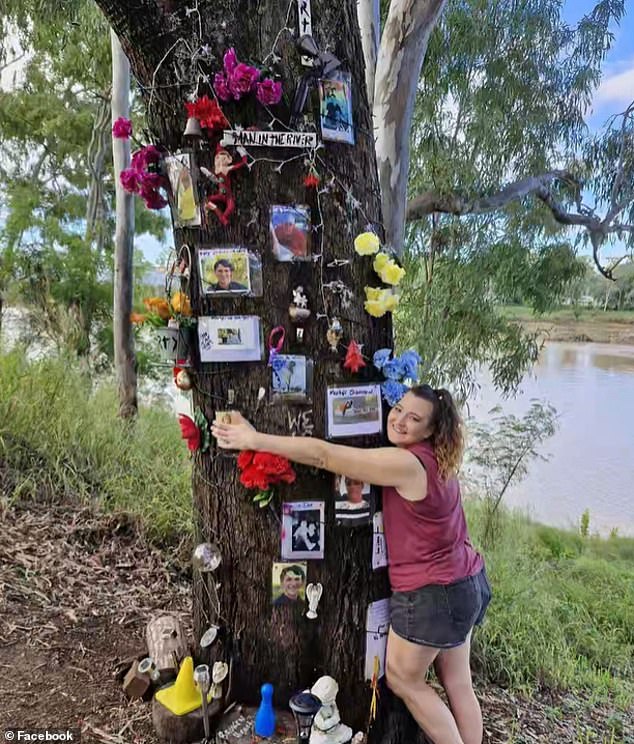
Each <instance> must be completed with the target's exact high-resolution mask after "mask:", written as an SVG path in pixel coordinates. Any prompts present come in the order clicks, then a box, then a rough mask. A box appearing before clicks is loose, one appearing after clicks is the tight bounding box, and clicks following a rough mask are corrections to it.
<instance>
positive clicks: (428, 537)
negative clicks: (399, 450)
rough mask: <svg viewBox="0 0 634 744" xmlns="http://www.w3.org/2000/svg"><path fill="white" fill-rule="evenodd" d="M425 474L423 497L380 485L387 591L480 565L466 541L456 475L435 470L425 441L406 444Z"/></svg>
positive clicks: (460, 574)
mask: <svg viewBox="0 0 634 744" xmlns="http://www.w3.org/2000/svg"><path fill="white" fill-rule="evenodd" d="M408 449H409V451H410V452H412V453H413V454H414V455H416V457H417V458H418V459H419V460H420V461H421V463H422V465H423V467H424V468H425V471H426V473H427V496H426V497H425V498H424V499H423V500H422V501H408V500H407V499H404V498H403V497H402V496H401V495H400V494H399V493H398V491H397V490H396V489H395V488H393V487H392V486H384V488H383V521H384V529H385V540H386V542H387V554H388V566H389V568H388V570H389V574H390V584H391V585H392V590H393V591H397V592H408V591H412V590H413V589H419V588H420V587H423V586H427V585H428V584H452V583H453V582H454V581H459V580H460V579H464V578H466V577H467V576H474V575H475V574H477V573H478V572H479V571H481V570H482V567H483V566H484V561H483V560H482V556H481V555H480V554H479V553H478V552H477V551H476V550H475V548H474V547H473V545H472V544H471V541H470V540H469V533H468V531H467V522H466V520H465V515H464V510H463V508H462V499H461V497H460V485H459V484H458V479H457V478H450V479H449V480H447V481H444V480H442V479H441V478H440V476H439V474H438V462H437V460H436V455H435V453H434V449H433V447H432V446H431V444H429V443H428V442H420V443H418V444H414V445H412V446H411V447H409V448H408Z"/></svg>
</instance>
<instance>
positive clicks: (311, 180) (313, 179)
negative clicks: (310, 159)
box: [304, 173, 319, 189]
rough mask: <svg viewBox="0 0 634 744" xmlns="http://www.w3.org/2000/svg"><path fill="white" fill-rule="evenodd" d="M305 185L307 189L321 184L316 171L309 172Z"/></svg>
mask: <svg viewBox="0 0 634 744" xmlns="http://www.w3.org/2000/svg"><path fill="white" fill-rule="evenodd" d="M304 186H306V188H307V189H315V188H317V186H319V177H318V176H316V175H315V174H314V173H309V174H308V175H307V176H306V178H305V179H304Z"/></svg>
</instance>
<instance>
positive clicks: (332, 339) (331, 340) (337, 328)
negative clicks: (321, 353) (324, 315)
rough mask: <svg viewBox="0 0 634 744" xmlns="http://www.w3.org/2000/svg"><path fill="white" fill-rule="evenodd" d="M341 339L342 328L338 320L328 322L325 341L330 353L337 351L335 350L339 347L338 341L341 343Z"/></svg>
mask: <svg viewBox="0 0 634 744" xmlns="http://www.w3.org/2000/svg"><path fill="white" fill-rule="evenodd" d="M342 337H343V328H342V327H341V323H340V322H339V318H333V319H332V320H331V321H330V325H329V326H328V330H327V331H326V341H328V344H329V346H330V350H331V351H337V348H338V346H339V341H341V339H342Z"/></svg>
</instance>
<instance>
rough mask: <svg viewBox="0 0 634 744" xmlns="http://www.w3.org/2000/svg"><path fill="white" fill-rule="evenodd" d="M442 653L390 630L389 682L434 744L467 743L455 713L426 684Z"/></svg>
mask: <svg viewBox="0 0 634 744" xmlns="http://www.w3.org/2000/svg"><path fill="white" fill-rule="evenodd" d="M438 652H439V649H437V648H432V647H431V646H421V645H419V644H418V643H410V642H409V641H406V640H405V639H403V638H401V637H400V636H398V635H396V633H395V632H394V631H393V630H391V629H390V634H389V636H388V641H387V659H386V676H387V683H388V685H389V686H390V688H391V689H392V691H393V692H394V694H395V695H398V697H400V698H401V699H402V700H403V702H404V703H405V705H407V707H408V709H409V711H410V713H411V714H412V715H413V716H414V718H415V719H416V722H417V723H418V725H419V726H420V727H421V728H422V729H423V731H424V732H425V733H426V734H427V735H428V736H429V737H430V738H431V739H432V740H433V742H434V744H464V742H463V740H462V738H461V737H460V734H459V732H458V727H457V726H456V721H455V720H454V717H453V716H452V714H451V711H450V710H449V708H447V706H446V705H445V704H444V703H443V701H442V700H441V699H440V698H439V697H438V695H437V694H436V692H435V691H434V690H433V689H432V688H431V687H430V686H429V685H428V684H427V683H426V681H425V679H426V676H427V670H428V669H429V667H430V666H431V664H432V663H433V661H434V659H435V658H436V657H437V656H438Z"/></svg>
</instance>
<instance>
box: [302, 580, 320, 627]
mask: <svg viewBox="0 0 634 744" xmlns="http://www.w3.org/2000/svg"><path fill="white" fill-rule="evenodd" d="M323 592H324V587H323V584H320V583H317V584H308V586H307V587H306V599H307V600H308V612H307V613H306V617H307V618H308V619H309V620H315V618H316V617H317V605H318V604H319V600H320V599H321V595H322V594H323Z"/></svg>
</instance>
